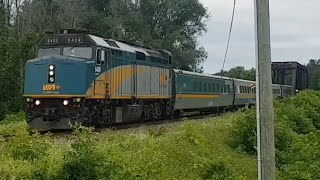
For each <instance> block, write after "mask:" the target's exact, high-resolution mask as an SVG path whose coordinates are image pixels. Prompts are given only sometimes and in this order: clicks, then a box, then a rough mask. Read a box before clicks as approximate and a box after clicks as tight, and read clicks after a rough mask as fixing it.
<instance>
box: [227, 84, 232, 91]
mask: <svg viewBox="0 0 320 180" xmlns="http://www.w3.org/2000/svg"><path fill="white" fill-rule="evenodd" d="M227 91H228V93H231V90H230V85H227Z"/></svg>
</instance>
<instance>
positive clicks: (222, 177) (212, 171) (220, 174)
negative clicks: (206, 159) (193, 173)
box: [202, 162, 235, 180]
mask: <svg viewBox="0 0 320 180" xmlns="http://www.w3.org/2000/svg"><path fill="white" fill-rule="evenodd" d="M234 178H235V177H234V176H233V174H232V171H231V170H230V169H229V168H228V167H226V165H225V164H224V163H223V162H219V163H216V164H215V163H210V164H209V166H207V170H206V171H205V173H204V174H203V176H202V179H203V180H231V179H234Z"/></svg>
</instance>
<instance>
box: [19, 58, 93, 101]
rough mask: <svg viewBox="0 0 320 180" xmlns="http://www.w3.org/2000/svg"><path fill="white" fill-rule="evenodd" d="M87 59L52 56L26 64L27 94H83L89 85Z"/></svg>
mask: <svg viewBox="0 0 320 180" xmlns="http://www.w3.org/2000/svg"><path fill="white" fill-rule="evenodd" d="M87 71H88V67H87V63H86V61H85V60H82V59H77V58H70V57H65V56H56V55H55V56H50V57H46V59H43V58H42V59H41V60H38V61H36V60H34V61H30V62H28V63H27V65H26V78H25V93H24V94H25V95H43V96H45V95H60V96H71V97H73V96H83V95H85V93H86V87H87V81H86V79H87V78H86V77H87Z"/></svg>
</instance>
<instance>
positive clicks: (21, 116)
mask: <svg viewBox="0 0 320 180" xmlns="http://www.w3.org/2000/svg"><path fill="white" fill-rule="evenodd" d="M23 121H25V113H24V112H20V113H16V114H7V115H6V116H5V118H4V120H3V121H0V124H10V123H14V122H23Z"/></svg>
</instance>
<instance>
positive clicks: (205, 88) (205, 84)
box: [203, 83, 207, 92]
mask: <svg viewBox="0 0 320 180" xmlns="http://www.w3.org/2000/svg"><path fill="white" fill-rule="evenodd" d="M203 92H207V83H203Z"/></svg>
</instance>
